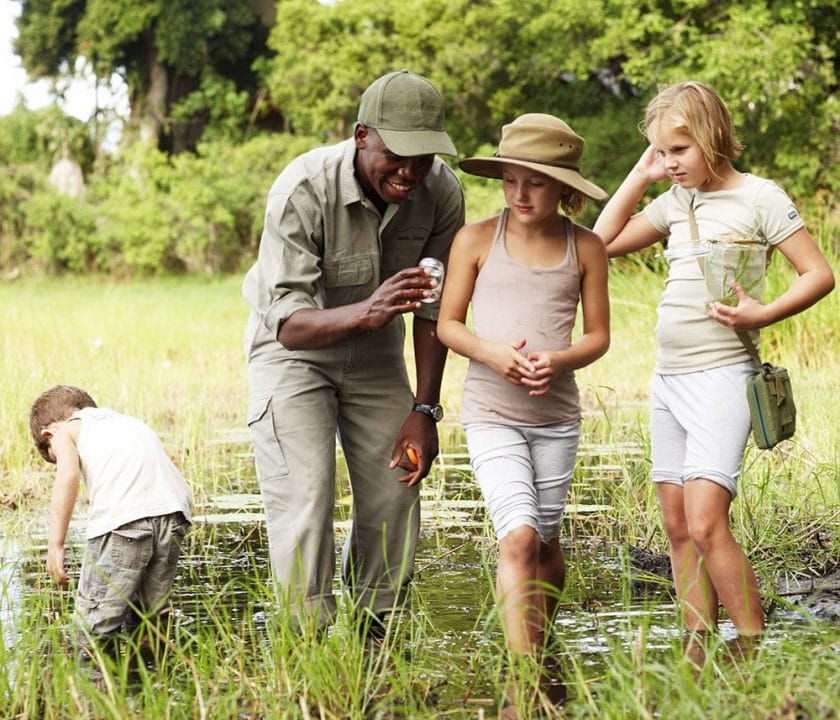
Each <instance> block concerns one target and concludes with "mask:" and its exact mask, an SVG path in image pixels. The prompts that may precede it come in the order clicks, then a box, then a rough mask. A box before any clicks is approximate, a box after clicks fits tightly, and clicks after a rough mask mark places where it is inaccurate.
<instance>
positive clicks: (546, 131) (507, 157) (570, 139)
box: [458, 113, 607, 200]
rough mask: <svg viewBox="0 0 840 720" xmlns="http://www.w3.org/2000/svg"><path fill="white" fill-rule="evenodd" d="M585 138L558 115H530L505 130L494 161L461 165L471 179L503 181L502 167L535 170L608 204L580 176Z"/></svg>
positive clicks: (475, 159)
mask: <svg viewBox="0 0 840 720" xmlns="http://www.w3.org/2000/svg"><path fill="white" fill-rule="evenodd" d="M583 145H584V141H583V138H582V137H581V136H580V135H578V134H577V133H575V131H574V130H572V128H570V127H569V126H568V125H567V124H566V123H565V122H563V121H562V120H561V119H560V118H557V117H554V115H546V114H544V113H527V114H525V115H520V116H519V117H518V118H516V120H514V121H513V122H512V123H509V124H507V125H503V126H502V139H501V142H499V150H498V151H497V152H496V153H495V154H494V155H493V157H471V158H465V159H464V160H461V162H460V163H458V165H459V166H460V168H461V169H462V170H463V171H464V172H467V173H469V174H470V175H480V176H481V177H490V178H501V177H502V166H503V165H504V164H505V163H508V164H510V165H521V166H522V167H526V168H531V169H532V170H537V171H538V172H541V173H543V174H544V175H548V176H549V177H552V178H554V179H555V180H559V181H560V182H563V183H565V184H566V185H568V186H570V187H573V188H574V189H575V190H580V192H582V193H583V194H584V195H587V196H588V197H591V198H592V199H593V200H606V199H607V193H605V192H604V191H603V190H601V188H599V187H598V186H597V185H595V184H594V183H591V182H589V180H587V179H586V178H585V177H583V175H581V174H580V166H579V165H578V162H579V161H580V156H581V155H582V154H583Z"/></svg>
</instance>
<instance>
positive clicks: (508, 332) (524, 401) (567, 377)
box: [461, 209, 580, 426]
mask: <svg viewBox="0 0 840 720" xmlns="http://www.w3.org/2000/svg"><path fill="white" fill-rule="evenodd" d="M507 217H508V211H507V209H505V210H504V212H502V214H501V215H500V216H499V222H498V225H497V226H496V234H495V236H494V237H493V244H492V246H491V248H490V253H489V254H488V256H487V260H486V261H485V263H484V266H483V267H482V268H481V270H480V271H479V273H478V276H477V277H476V282H475V288H474V289H473V295H472V300H471V302H472V319H473V332H474V333H475V334H476V336H478V337H480V338H482V339H485V340H490V341H493V342H502V343H512V342H516V341H517V340H521V339H522V338H525V340H526V345H525V347H524V348H523V350H521V352H522V353H523V354H526V353H528V352H530V351H539V350H562V349H564V348H567V347H569V345H571V341H572V329H573V327H574V324H575V316H576V314H577V305H578V301H579V299H580V271H579V268H578V261H577V248H576V246H575V231H574V225H573V224H572V221H571V220H569V219H568V218H566V239H567V241H568V242H567V250H566V256H565V257H564V258H563V260H562V261H561V262H560V264H558V265H555V266H554V267H550V268H535V267H529V266H527V265H523V264H521V263H519V262H517V261H516V260H514V259H513V258H512V257H511V256H510V255H508V252H507V249H506V247H505V227H506V226H507ZM528 390H529V389H528V388H527V387H526V386H524V385H513V384H512V383H510V382H508V381H507V380H505V379H504V378H503V377H501V376H500V375H498V374H497V373H496V372H494V371H493V370H491V369H490V368H489V367H487V366H486V365H483V364H481V363H479V362H476V361H474V360H471V361H470V364H469V368H468V370H467V377H466V380H465V382H464V397H463V402H462V405H461V422H462V423H464V424H465V425H466V424H469V423H496V424H501V425H526V426H536V425H552V424H556V423H572V422H577V421H578V420H580V397H579V395H578V388H577V384H576V383H575V377H574V373H573V372H571V371H568V372H562V373H559V374H558V375H557V377H555V378H554V380H553V382H552V383H551V387H550V388H549V391H548V392H547V393H546V394H545V395H540V396H537V397H531V396H530V395H529V394H528Z"/></svg>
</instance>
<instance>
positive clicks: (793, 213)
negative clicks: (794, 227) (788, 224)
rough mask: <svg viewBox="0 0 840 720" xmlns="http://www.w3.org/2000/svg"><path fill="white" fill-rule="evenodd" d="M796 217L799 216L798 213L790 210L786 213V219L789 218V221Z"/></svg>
mask: <svg viewBox="0 0 840 720" xmlns="http://www.w3.org/2000/svg"><path fill="white" fill-rule="evenodd" d="M797 215H799V213H798V212H796V210H791V211H790V212H789V213H788V217H789V218H790V219H791V220H793V218H795V217H796V216H797Z"/></svg>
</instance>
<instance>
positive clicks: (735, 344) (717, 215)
mask: <svg viewBox="0 0 840 720" xmlns="http://www.w3.org/2000/svg"><path fill="white" fill-rule="evenodd" d="M692 195H695V200H694V213H695V217H696V219H697V227H698V232H699V235H700V240H701V241H703V240H705V239H708V238H711V237H715V236H718V235H721V234H724V233H730V232H737V233H740V234H743V235H748V236H749V235H757V236H758V237H760V238H764V239H765V240H767V242H768V243H769V244H770V245H776V244H778V243H780V242H782V241H783V240H785V239H787V238H788V237H790V236H791V235H792V234H793V233H794V232H796V231H797V230H799V229H800V228H802V227H804V223H803V222H802V218H801V217H800V216H799V213H798V212H797V210H796V207H794V205H793V202H792V201H791V200H790V198H789V197H788V196H787V195H786V194H785V192H784V191H783V190H782V189H781V188H780V187H779V186H778V185H776V184H775V183H774V182H772V181H771V180H765V179H763V178H759V177H756V176H755V175H749V174H746V175H744V181H743V183H742V184H741V186H740V187H738V188H735V189H733V190H719V191H715V192H701V191H699V190H684V189H683V188H681V187H679V186H678V185H674V186H672V187H671V188H670V189H669V190H668V192H665V193H663V194H662V195H660V196H659V197H657V198H656V199H655V200H654V201H653V202H652V203H650V205H648V206H647V207H645V208H644V210H643V212H644V215H645V217H646V218H647V219H648V220H649V221H650V223H651V224H652V225H653V226H654V227H655V228H656V229H657V230H659V231H660V232H662V233H663V235H668V250H667V251H666V253H665V257H666V258H667V260H668V278H667V279H666V281H665V290H664V291H663V293H662V296H661V298H660V301H659V307H658V310H657V314H658V321H657V323H656V338H657V341H658V351H657V356H656V368H655V371H656V372H658V373H662V374H664V375H676V374H680V373H687V372H695V371H698V370H707V369H709V368H713V367H719V366H722V365H730V364H732V363H738V362H743V361H747V360H749V359H750V358H749V355H748V353H747V351H746V350H745V349H744V346H743V344H742V343H741V341H740V340H739V339H738V336H737V335H736V334H735V332H734V331H733V330H731V329H730V328H727V327H724V326H723V325H721V324H720V323H718V322H717V321H716V320H713V319H712V318H711V317H709V315H708V312H707V307H708V303H709V302H711V300H712V298H711V296H710V294H709V292H708V290H707V289H706V282H705V279H704V277H703V274H702V272H701V270H700V266H699V264H698V263H697V256H696V255H695V254H692V253H691V250H692V247H693V242H692V239H691V233H690V230H689V226H688V206H689V202H690V200H691V196H692ZM751 335H752V338H753V342H754V343H755V344H756V346H758V332H753V333H751Z"/></svg>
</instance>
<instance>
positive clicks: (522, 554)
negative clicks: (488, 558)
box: [499, 525, 542, 563]
mask: <svg viewBox="0 0 840 720" xmlns="http://www.w3.org/2000/svg"><path fill="white" fill-rule="evenodd" d="M541 545H542V540H541V539H540V535H539V533H538V532H537V531H536V529H535V528H533V527H531V526H530V525H519V526H517V527H515V528H513V530H511V531H510V532H509V533H508V534H507V535H505V536H504V537H503V538H502V540H501V542H499V551H500V553H501V554H502V555H503V556H505V557H506V558H507V559H508V560H511V561H514V562H520V563H534V562H536V561H537V560H538V559H539V556H540V546H541Z"/></svg>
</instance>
